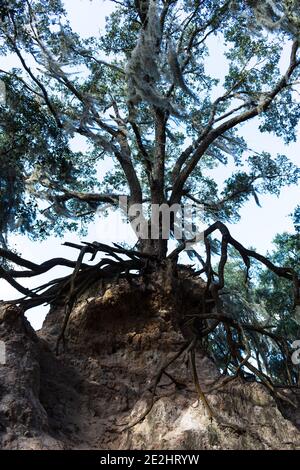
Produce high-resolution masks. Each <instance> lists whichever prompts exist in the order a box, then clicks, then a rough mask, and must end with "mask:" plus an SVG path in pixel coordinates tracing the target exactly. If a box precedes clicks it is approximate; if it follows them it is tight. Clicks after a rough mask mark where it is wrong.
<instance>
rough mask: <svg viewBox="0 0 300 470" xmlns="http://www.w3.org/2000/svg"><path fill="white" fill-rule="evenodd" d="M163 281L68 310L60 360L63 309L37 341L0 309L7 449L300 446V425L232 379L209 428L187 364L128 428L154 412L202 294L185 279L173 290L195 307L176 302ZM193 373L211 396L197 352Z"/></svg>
mask: <svg viewBox="0 0 300 470" xmlns="http://www.w3.org/2000/svg"><path fill="white" fill-rule="evenodd" d="M156 281H157V283H156V285H155V283H154V284H153V285H151V284H150V285H148V286H147V287H145V286H144V285H143V284H142V283H138V282H137V283H136V284H135V285H130V284H129V283H127V282H126V281H121V282H120V283H119V284H112V285H106V286H105V287H102V286H95V287H94V288H93V290H91V291H90V292H89V294H88V295H86V296H85V297H84V298H82V299H81V300H80V302H79V303H78V304H77V306H76V308H75V309H74V311H73V312H72V315H71V318H70V322H69V326H68V330H67V343H66V348H65V352H64V353H63V354H60V355H59V356H58V357H56V356H55V353H54V350H55V344H56V340H57V336H58V334H59V332H60V329H61V324H62V321H63V314H64V309H63V307H62V306H56V307H54V306H52V308H51V310H50V312H49V314H48V316H47V318H46V320H45V322H44V325H43V328H42V329H41V330H40V331H39V332H37V333H36V332H34V331H33V330H32V328H31V326H30V325H29V323H28V322H27V320H26V318H25V317H24V316H23V314H22V312H21V311H20V310H19V309H18V308H17V307H12V306H8V305H7V304H2V305H1V306H0V339H1V340H2V341H4V342H5V345H6V352H7V354H6V364H3V365H0V374H1V382H0V440H1V448H2V449H294V448H298V449H300V434H299V431H297V428H296V427H295V426H294V425H293V424H292V423H291V422H290V421H289V420H287V419H285V418H284V417H283V415H282V414H281V412H280V411H279V409H278V407H277V405H276V402H275V401H274V399H273V398H272V397H271V396H270V394H269V392H268V391H267V390H266V389H265V387H263V386H262V385H260V384H258V383H255V382H254V383H248V382H245V381H243V380H242V379H234V380H232V381H231V382H230V383H228V384H227V385H225V386H224V387H223V388H221V389H218V390H217V391H214V392H211V393H207V399H208V401H209V403H210V405H211V407H212V409H213V410H214V413H215V414H216V417H217V419H216V420H213V421H212V422H211V421H210V419H209V417H208V415H207V410H206V409H205V407H204V405H203V403H202V402H201V401H200V403H198V401H197V394H196V392H195V387H194V383H193V378H192V374H191V370H190V366H189V364H188V362H187V361H186V360H185V359H186V358H185V356H184V355H181V356H180V357H179V358H178V359H177V360H176V361H174V362H173V363H172V364H171V365H170V367H168V368H167V369H166V372H167V373H166V374H165V373H162V376H161V380H160V382H159V385H158V387H157V390H156V395H155V398H154V403H153V408H152V410H151V412H150V413H149V414H148V415H147V416H146V417H145V418H144V419H143V420H142V421H141V422H140V423H138V424H136V425H135V426H134V427H132V428H129V429H126V430H124V429H125V428H126V426H128V425H130V424H132V423H134V422H135V421H137V419H138V418H139V417H140V416H142V415H143V413H144V412H145V410H146V409H147V407H149V404H150V403H151V392H150V391H149V388H150V385H151V384H153V378H154V377H155V376H156V375H157V373H158V371H159V370H160V368H161V365H162V364H163V363H166V361H167V359H169V360H170V359H171V358H173V357H174V356H175V355H176V354H177V353H178V351H179V350H180V349H181V348H183V346H184V345H185V344H187V340H188V338H189V335H190V332H189V331H188V329H187V328H185V330H184V331H183V329H182V328H180V315H181V313H182V309H185V313H186V309H190V310H191V311H192V310H193V308H194V307H193V305H194V304H195V302H196V301H197V302H199V299H201V289H203V288H204V286H203V283H201V281H199V280H191V279H190V280H189V278H188V275H187V278H186V279H184V278H182V279H181V287H182V288H181V290H179V289H177V291H178V292H179V293H180V292H181V293H182V292H183V291H184V292H185V295H188V294H187V293H188V292H189V288H187V286H189V287H190V288H191V290H192V291H193V290H194V291H197V292H198V294H197V295H198V300H197V299H195V298H192V296H190V299H189V300H188V299H187V297H185V298H183V297H182V295H179V296H178V297H177V298H176V299H172V300H170V299H171V296H169V295H168V292H169V287H168V286H167V285H166V283H165V284H164V283H163V279H157V280H156ZM195 283H197V285H196V284H195ZM184 284H185V287H184V288H183V285H184ZM159 286H160V287H159ZM177 287H178V286H177ZM196 287H197V289H196ZM196 365H197V371H198V375H199V382H200V384H201V387H202V388H203V390H204V391H207V390H208V389H209V388H210V386H211V384H212V383H213V382H215V381H216V380H218V379H220V374H219V372H218V370H217V369H216V367H215V365H214V363H213V361H212V360H211V359H210V358H209V357H207V355H206V354H205V353H204V351H202V350H201V349H200V350H199V351H198V353H197V357H196Z"/></svg>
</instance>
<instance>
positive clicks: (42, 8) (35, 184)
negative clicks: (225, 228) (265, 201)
mask: <svg viewBox="0 0 300 470" xmlns="http://www.w3.org/2000/svg"><path fill="white" fill-rule="evenodd" d="M115 3H116V8H115V10H114V12H113V13H112V14H111V15H110V17H108V18H107V22H106V30H105V33H104V34H103V35H102V36H100V37H91V38H89V39H82V38H80V37H79V35H78V34H76V33H74V32H73V31H72V29H71V26H70V24H69V22H68V18H67V15H66V12H65V10H64V7H63V3H62V2H60V1H59V0H57V1H51V2H43V1H26V2H20V1H10V2H5V1H4V2H2V4H3V6H2V21H1V27H0V41H1V49H0V50H1V54H3V55H10V54H13V55H14V56H15V57H16V59H17V60H18V61H19V63H20V68H15V69H12V70H10V71H7V70H5V71H4V70H2V71H1V72H0V78H1V80H2V81H3V82H4V83H5V86H6V105H3V104H2V106H1V116H2V118H1V140H0V145H1V161H0V164H1V170H2V171H1V174H2V175H7V174H9V175H10V177H9V178H5V179H4V180H1V208H3V213H4V216H3V218H2V222H1V224H2V227H1V228H2V232H3V233H7V232H9V231H13V230H20V231H22V232H24V231H27V232H29V233H30V235H31V236H47V235H48V234H49V233H51V232H52V231H56V232H58V233H62V231H63V230H64V229H67V228H68V229H78V220H79V219H80V218H82V221H83V222H88V221H90V220H92V218H93V215H94V213H95V210H96V208H97V207H99V206H100V205H101V204H102V203H105V204H106V203H110V204H112V205H115V206H118V197H119V196H120V195H123V194H127V195H129V196H130V201H131V203H142V202H143V201H146V200H151V202H152V203H159V204H162V203H167V204H172V203H184V202H185V201H194V202H196V201H197V202H199V203H201V204H203V205H204V208H205V214H206V217H207V219H208V220H211V221H215V220H222V221H234V220H237V218H238V217H239V209H240V208H241V206H242V205H243V204H244V203H245V201H247V200H248V199H249V198H250V197H254V198H255V200H256V202H257V203H258V204H259V194H263V193H272V194H274V193H275V194H278V193H279V192H280V189H281V187H283V186H284V185H288V184H293V183H295V182H296V181H297V177H298V176H299V173H298V170H297V169H296V168H295V167H294V166H293V165H292V163H291V162H290V161H289V160H288V159H287V158H286V157H285V156H284V155H281V154H279V155H276V154H274V155H270V154H269V153H267V152H262V153H257V152H256V151H255V150H252V148H251V145H249V143H248V142H245V140H244V139H243V137H241V135H240V132H239V131H240V127H241V124H242V123H243V122H246V121H248V120H250V119H253V118H254V117H256V116H258V117H259V121H260V123H259V129H260V131H261V132H270V133H275V134H276V135H277V136H280V137H282V138H283V139H284V141H285V142H291V141H294V140H295V139H296V128H297V123H298V119H299V105H298V102H297V90H295V87H296V83H297V80H298V78H299V64H300V59H299V57H298V47H299V44H298V32H297V31H298V29H297V28H298V23H297V11H298V10H297V8H298V6H297V2H293V1H283V2H277V3H279V4H280V5H277V6H276V7H275V5H274V3H273V2H269V1H265V2H254V1H240V2H234V1H225V2H224V3H221V4H220V2H217V1H209V0H208V1H187V2H181V1H173V0H166V1H157V2H155V1H153V0H151V1H122V2H115ZM279 16H280V18H279ZM213 35H218V36H220V37H222V38H223V41H224V44H225V48H226V58H227V60H228V71H227V73H226V75H225V76H224V81H223V83H219V84H217V83H216V80H215V79H214V78H213V77H210V76H209V75H208V74H207V73H206V71H205V63H206V58H207V55H208V53H209V47H208V44H207V42H208V41H209V39H210V37H211V36H213ZM283 47H285V48H286V47H288V48H290V53H289V54H290V58H289V63H288V64H287V66H286V70H285V71H284V72H283V73H281V71H280V69H279V61H280V57H281V54H282V50H283ZM285 54H286V52H285ZM77 134H79V135H81V136H83V137H84V138H86V141H87V145H88V147H87V149H88V150H87V151H84V152H82V153H78V152H73V151H72V146H71V145H70V142H71V139H72V138H73V137H74V136H76V135H77ZM228 158H233V159H234V162H235V171H234V172H233V173H232V175H231V176H230V177H229V178H228V179H227V180H226V181H225V182H224V185H223V187H222V188H221V189H220V190H219V189H218V185H217V183H216V182H215V181H214V180H213V179H212V178H211V177H208V175H207V173H206V170H207V169H208V168H214V167H215V166H217V165H220V164H221V165H222V164H223V165H226V164H227V162H228ZM108 159H109V160H112V163H113V166H112V167H111V168H110V170H109V172H107V173H106V174H103V175H102V178H101V182H100V180H99V178H97V177H96V174H97V168H99V164H100V163H101V161H103V160H108ZM99 162H100V163H99ZM47 203H48V204H47Z"/></svg>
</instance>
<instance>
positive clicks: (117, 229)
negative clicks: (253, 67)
mask: <svg viewBox="0 0 300 470" xmlns="http://www.w3.org/2000/svg"><path fill="white" fill-rule="evenodd" d="M65 5H66V8H67V10H68V13H69V19H70V21H71V24H72V27H73V29H74V30H75V31H77V32H78V33H80V34H81V36H84V37H89V36H93V35H95V36H97V35H99V31H100V30H101V29H103V28H104V22H105V16H106V15H108V14H109V13H110V12H111V11H112V9H113V3H112V2H110V1H109V0H93V1H90V0H65ZM288 55H289V51H288V49H287V53H286V57H287V58H288ZM1 61H2V58H1ZM5 62H6V63H5V65H6V66H8V65H10V66H11V65H14V66H16V65H17V64H16V63H12V61H11V59H8V60H6V61H5ZM1 66H2V67H3V64H1ZM206 71H207V72H209V73H210V74H212V75H214V76H215V77H217V78H221V79H222V78H223V77H224V73H225V64H224V58H223V55H222V43H221V42H220V40H218V39H216V38H213V39H212V41H211V56H210V58H209V59H208V60H207V63H206ZM257 125H258V122H257V120H253V121H251V122H249V123H246V124H245V125H244V126H243V132H242V133H243V136H244V137H245V138H246V140H247V143H248V146H249V147H250V148H252V149H254V150H256V151H262V150H265V151H268V152H270V153H271V154H273V155H276V154H277V153H283V154H285V155H287V156H288V157H289V158H290V159H291V160H292V161H293V162H294V163H297V162H298V152H299V144H298V143H294V144H290V145H289V146H286V145H284V144H283V142H282V140H281V139H279V138H277V137H275V136H273V135H270V134H261V133H260V132H259V131H258V129H257ZM232 169H233V167H232V165H228V166H227V167H224V166H220V167H219V168H218V169H217V170H214V173H213V174H214V177H216V178H217V181H222V180H224V179H225V178H227V177H228V176H229V175H230V174H231V172H232ZM260 203H261V205H262V208H259V207H258V206H257V205H256V204H255V202H254V200H253V201H252V200H251V201H250V202H248V203H246V204H245V206H244V207H243V208H242V210H241V212H240V213H241V216H242V217H241V221H240V222H239V223H237V224H235V225H230V226H229V229H230V231H231V233H232V235H233V236H234V237H235V238H237V239H238V240H239V241H240V242H241V243H243V244H244V245H245V246H255V247H256V249H257V251H259V252H261V253H262V254H264V253H266V251H267V250H270V249H271V248H272V245H271V241H272V239H273V238H274V236H275V234H276V233H280V232H283V231H292V230H293V225H292V222H291V219H290V218H289V217H288V215H289V214H290V213H292V212H293V210H294V209H295V207H296V205H297V204H298V203H299V188H296V187H289V188H285V189H283V190H282V191H281V194H280V197H279V198H277V197H275V196H261V197H260ZM64 240H67V241H72V242H78V241H80V239H79V238H78V236H76V235H74V234H66V235H65V237H64ZM86 240H87V241H94V240H97V241H101V242H104V243H108V244H111V243H112V242H121V241H126V242H128V243H132V244H133V243H134V242H135V236H134V234H133V232H132V230H131V228H129V227H128V226H125V225H124V224H122V223H121V218H120V216H119V215H118V214H116V213H114V214H112V215H111V216H110V217H109V218H107V219H104V220H99V219H97V220H96V221H95V223H93V224H91V226H90V228H89V233H88V236H87V238H86ZM62 242H63V240H60V239H58V238H55V237H51V238H49V239H48V240H46V241H44V242H31V241H30V240H28V239H27V238H26V237H24V236H14V237H13V239H12V244H13V245H15V247H16V248H17V250H18V251H19V252H20V253H22V255H23V257H25V258H27V259H30V260H32V261H35V262H38V263H41V262H43V261H45V260H47V259H49V258H52V257H59V256H62V257H67V258H70V259H76V256H77V255H78V253H77V252H76V250H72V249H70V248H66V247H62V246H61V243H62ZM68 272H70V271H69V270H68V269H62V268H56V269H54V270H52V271H50V272H49V273H47V274H45V275H43V276H40V277H39V278H38V279H36V280H26V281H24V282H23V284H24V285H26V286H28V287H33V286H35V285H39V284H41V283H43V282H46V281H47V280H49V279H51V278H54V277H59V276H61V275H64V274H67V273H68ZM0 288H1V294H0V297H1V298H2V299H3V300H8V299H12V298H16V296H17V297H19V294H17V295H16V291H14V289H12V288H11V286H9V285H8V284H7V283H6V282H5V281H3V280H1V281H0ZM47 311H48V307H38V308H36V309H33V310H31V311H29V312H28V314H27V317H28V318H29V320H30V322H31V323H32V325H33V326H34V328H36V329H38V328H40V327H41V325H42V321H43V319H44V316H45V313H46V312H47Z"/></svg>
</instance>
